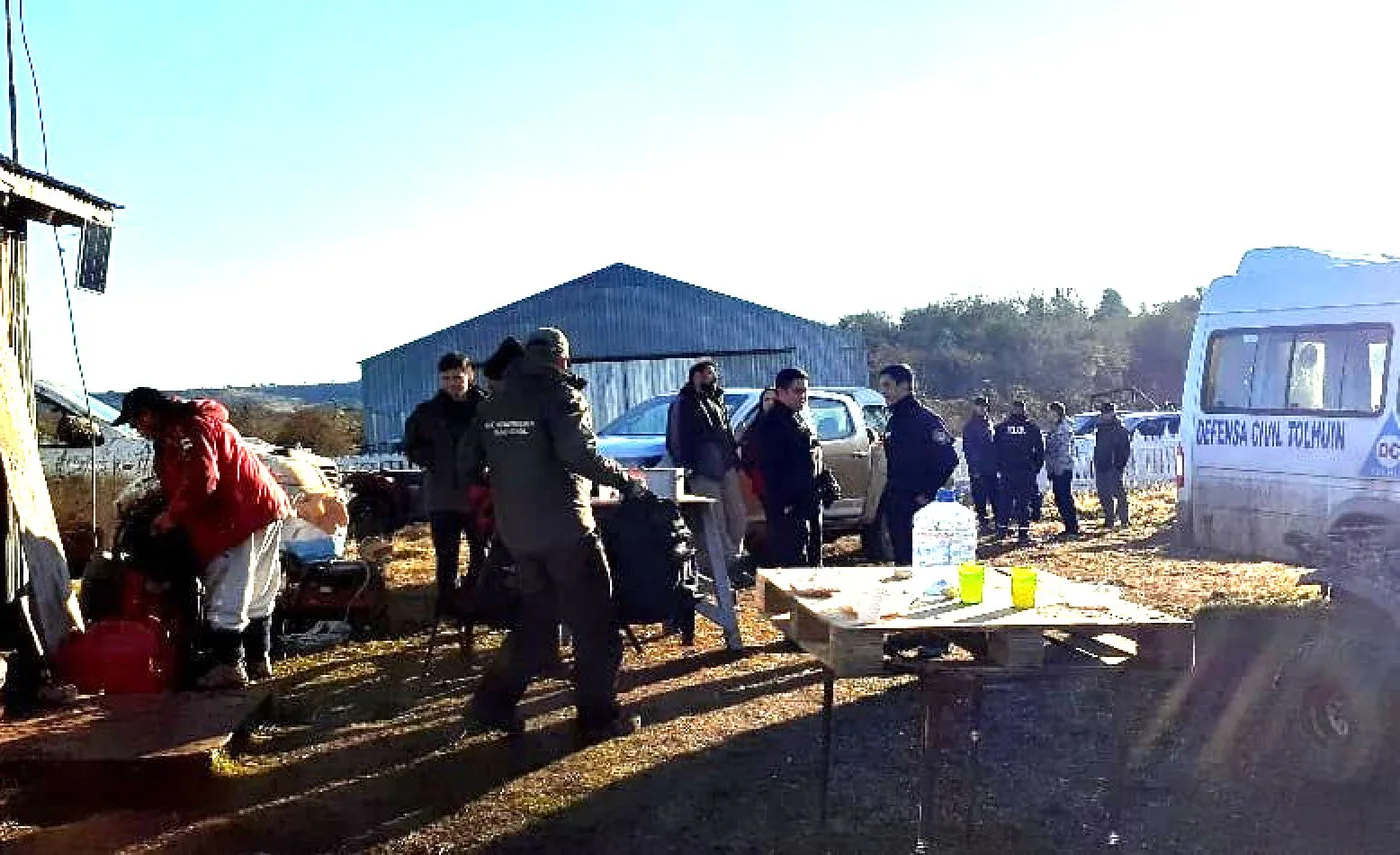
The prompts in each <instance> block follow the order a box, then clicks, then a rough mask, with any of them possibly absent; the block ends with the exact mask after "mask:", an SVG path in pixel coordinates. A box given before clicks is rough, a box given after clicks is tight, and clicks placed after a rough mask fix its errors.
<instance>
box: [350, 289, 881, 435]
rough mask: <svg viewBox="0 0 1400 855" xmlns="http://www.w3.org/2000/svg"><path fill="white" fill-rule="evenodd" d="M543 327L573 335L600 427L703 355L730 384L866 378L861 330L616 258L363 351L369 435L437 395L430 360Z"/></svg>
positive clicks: (674, 384) (675, 384)
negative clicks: (788, 376)
mask: <svg viewBox="0 0 1400 855" xmlns="http://www.w3.org/2000/svg"><path fill="white" fill-rule="evenodd" d="M540 326H557V327H559V328H560V329H562V330H564V332H565V333H567V334H568V336H569V340H570V343H571V345H572V348H573V359H574V370H575V371H576V372H577V373H578V374H579V375H580V376H582V377H584V378H586V379H588V381H589V389H588V394H589V398H590V402H591V403H592V405H593V409H594V415H595V418H596V420H597V422H598V424H599V426H602V425H604V424H606V423H607V422H608V421H610V420H611V419H612V418H614V417H616V416H617V415H618V414H619V413H621V412H622V411H623V410H625V409H626V408H627V407H629V406H631V405H633V404H635V403H637V402H638V401H641V400H643V399H645V398H648V397H651V396H652V395H656V394H660V393H662V392H668V391H674V390H675V389H677V388H679V387H680V385H681V384H682V383H683V382H684V381H685V376H686V374H685V373H686V369H688V368H689V367H690V365H691V363H692V362H694V361H695V360H696V359H698V358H700V357H705V356H709V357H713V358H714V359H715V360H716V361H717V362H719V363H720V368H721V371H722V372H723V376H724V382H725V383H726V385H729V386H736V387H737V386H764V385H767V384H769V383H771V382H772V379H773V375H774V374H776V373H777V371H778V370H779V369H781V368H784V367H787V366H789V365H798V366H801V367H802V368H804V369H806V370H807V372H808V373H809V374H811V375H812V377H813V379H814V380H815V381H816V382H818V383H820V384H822V385H848V386H864V385H865V384H866V383H867V382H868V379H869V378H868V368H867V365H866V358H865V344H864V341H863V340H862V338H861V337H860V335H859V334H857V333H853V332H849V331H847V330H841V329H837V328H836V327H832V326H828V325H826V324H820V323H817V322H815V321H809V320H807V319H805V318H800V317H797V316H796V315H790V314H787V313H785V312H779V311H777V310H775V309H770V308H767V307H766V306H760V305H758V304H756V303H751V302H749V301H747V300H740V299H738V298H736V297H730V296H728V295H726V294H720V293H718V292H715V291H710V290H708V289H706V288H701V287H699V286H696V285H691V284H688V283H686V282H681V281H679V280H677V279H671V278H670V277H667V276H661V275H659V274H656V273H651V272H648V271H646V270H641V269H639V268H636V267H632V266H630V265H626V264H614V265H612V266H610V267H605V268H603V269H602V270H598V271H595V272H593V273H590V274H588V275H587V276H582V277H580V278H578V279H575V280H573V281H571V282H566V283H564V284H563V285H559V286H556V287H554V288H550V289H549V290H546V291H541V292H540V293H538V294H534V295H532V296H530V297H526V298H525V299H523V300H519V301H517V302H515V303H511V304H510V305H508V306H503V307H501V308H499V309H496V310H495V311H492V312H488V313H486V314H484V315H481V316H479V317H476V318H473V319H471V320H468V321H464V322H462V323H460V324H457V325H455V326H452V327H449V328H447V329H444V330H440V331H438V332H435V333H433V334H432V335H428V336H425V337H423V338H421V339H418V340H417V341H413V342H410V343H408V344H404V345H401V346H399V347H396V348H394V349H393V350H390V351H387V352H385V353H381V354H379V355H377V356H372V357H370V358H369V359H366V360H364V361H363V362H361V363H360V385H361V391H362V393H363V396H364V402H365V441H366V443H367V444H368V445H370V446H371V447H375V446H381V445H384V444H389V443H393V442H395V441H397V440H399V439H400V438H401V436H402V433H403V421H404V419H405V418H407V417H408V413H409V412H411V411H412V409H413V407H414V406H415V405H417V404H418V402H420V401H422V400H424V399H426V398H428V397H430V396H431V395H432V394H434V392H435V390H436V385H437V380H436V376H435V373H434V370H433V369H434V366H435V365H436V363H437V359H438V357H439V356H441V355H442V354H443V353H444V352H446V351H448V350H461V351H464V352H466V353H467V354H469V355H470V356H471V357H472V358H474V359H477V360H481V359H484V358H485V357H486V356H488V355H490V353H491V352H492V351H494V350H495V349H496V346H497V345H498V344H500V342H501V340H502V339H503V338H505V337H506V336H508V335H514V336H516V337H518V338H521V339H522V340H523V339H524V337H525V336H526V335H528V334H529V332H530V331H531V330H533V329H535V328H536V327H540Z"/></svg>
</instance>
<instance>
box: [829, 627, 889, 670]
mask: <svg viewBox="0 0 1400 855" xmlns="http://www.w3.org/2000/svg"><path fill="white" fill-rule="evenodd" d="M826 663H827V667H829V668H830V669H831V670H832V671H834V672H835V673H836V676H838V677H861V676H869V675H872V674H883V673H884V672H885V635H884V634H883V633H874V632H860V631H851V630H848V629H841V628H833V629H832V630H831V647H830V648H829V650H828V655H827V659H826Z"/></svg>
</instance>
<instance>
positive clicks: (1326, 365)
mask: <svg viewBox="0 0 1400 855" xmlns="http://www.w3.org/2000/svg"><path fill="white" fill-rule="evenodd" d="M1391 337H1392V330H1391V328H1390V326H1389V325H1386V324H1368V325H1355V326H1329V327H1298V328H1295V327H1287V328H1276V329H1258V330H1222V331H1220V332H1217V333H1214V334H1212V335H1211V338H1210V344H1209V347H1208V350H1207V355H1206V371H1205V378H1204V382H1203V384H1202V387H1201V407H1202V409H1204V410H1205V411H1206V412H1232V411H1233V412H1261V413H1288V412H1300V411H1301V412H1315V413H1339V414H1340V413H1344V414H1350V415H1358V416H1369V415H1375V414H1377V413H1380V412H1381V411H1382V410H1383V409H1384V408H1385V390H1386V380H1387V371H1388V367H1389V361H1390V342H1391Z"/></svg>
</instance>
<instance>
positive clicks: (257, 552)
mask: <svg viewBox="0 0 1400 855" xmlns="http://www.w3.org/2000/svg"><path fill="white" fill-rule="evenodd" d="M127 423H129V424H131V425H132V427H134V428H136V430H137V431H139V432H140V433H141V435H142V436H144V437H146V438H147V439H149V440H151V442H152V444H153V445H154V446H155V472H156V478H157V479H158V480H159V481H160V486H161V490H162V491H163V492H164V494H165V501H166V509H165V511H164V512H163V513H162V514H161V515H160V516H159V517H157V518H156V520H155V522H154V523H153V524H152V527H153V528H154V529H155V530H156V531H158V532H160V531H168V530H170V529H173V528H176V527H179V528H182V529H184V531H185V532H186V533H187V534H188V535H189V538H190V543H191V544H192V545H193V547H194V550H195V553H196V554H197V555H198V556H199V559H200V561H201V562H202V563H203V564H204V571H203V572H202V574H201V580H202V581H203V583H204V598H205V606H204V621H205V624H206V633H207V639H208V641H207V644H208V647H209V650H210V652H211V654H212V656H213V665H212V667H211V668H210V669H209V670H208V671H207V672H206V673H205V674H204V676H202V677H201V678H200V680H199V686H200V687H201V688H206V689H222V688H231V687H239V686H244V685H246V684H247V683H248V680H249V677H250V676H251V677H252V678H253V679H266V678H268V677H270V676H271V675H272V663H271V661H270V660H269V658H268V648H269V646H270V642H271V625H270V621H269V618H270V617H271V615H272V607H273V604H274V603H275V601H276V599H277V594H278V591H279V589H280V587H281V581H282V573H281V566H280V563H279V550H280V549H281V543H282V523H283V520H285V519H286V518H287V517H290V516H291V515H292V509H291V504H290V502H288V500H287V494H286V493H285V492H283V490H282V487H281V485H279V484H278V483H277V481H276V480H275V479H274V478H273V477H272V473H271V472H269V471H268V469H267V467H266V466H265V465H264V464H263V462H262V461H261V460H259V459H258V458H257V456H256V455H255V454H253V452H251V451H249V450H248V447H247V446H246V445H244V444H243V438H242V437H241V436H240V435H239V433H238V430H237V429H236V428H234V427H233V425H231V424H229V422H228V410H226V409H224V406H223V405H222V404H220V403H218V402H217V401H210V400H195V401H184V400H181V399H179V398H176V397H174V396H172V395H166V394H165V393H163V392H160V391H157V390H155V389H151V388H149V387H145V386H142V387H139V388H136V389H132V390H131V391H130V392H128V393H127V394H126V396H125V397H123V398H122V411H121V416H120V417H119V418H118V419H117V421H116V422H115V424H127ZM245 649H246V652H247V655H248V665H247V667H246V668H245V666H244V661H243V660H244V652H245Z"/></svg>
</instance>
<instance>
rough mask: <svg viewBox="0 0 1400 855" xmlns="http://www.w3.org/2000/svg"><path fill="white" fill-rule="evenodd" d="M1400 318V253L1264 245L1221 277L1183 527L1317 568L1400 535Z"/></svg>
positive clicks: (1198, 364) (1192, 421) (1198, 374)
mask: <svg viewBox="0 0 1400 855" xmlns="http://www.w3.org/2000/svg"><path fill="white" fill-rule="evenodd" d="M1397 327H1400V260H1394V259H1388V258H1387V259H1382V260H1379V261H1372V260H1353V259H1342V258H1334V257H1331V256H1328V255H1324V254H1322V253H1318V252H1313V251H1310V250H1305V249H1296V248H1280V249H1258V250H1252V251H1250V252H1248V253H1246V254H1245V256H1244V258H1243V259H1242V260H1241V261H1240V266H1239V271H1238V272H1237V273H1236V274H1235V275H1233V276H1225V277H1222V278H1220V279H1217V280H1215V281H1214V282H1212V283H1211V285H1210V287H1209V288H1208V289H1207V290H1206V292H1205V294H1204V296H1203V298H1202V300H1201V311H1200V317H1199V319H1198V320H1197V322H1196V331H1195V335H1194V336H1193V338H1192V342H1191V353H1190V358H1189V361H1188V363H1187V369H1186V387H1185V391H1184V393H1183V396H1182V407H1181V409H1182V422H1181V439H1182V442H1181V450H1180V451H1179V452H1178V459H1177V465H1178V468H1177V486H1178V490H1179V493H1178V499H1179V505H1178V526H1179V534H1180V535H1181V536H1182V537H1183V538H1184V539H1185V540H1186V541H1187V542H1193V543H1196V544H1199V545H1202V546H1208V547H1212V548H1216V549H1220V550H1223V551H1226V552H1231V553H1236V554H1241V555H1252V556H1259V557H1264V558H1272V559H1276V560H1285V561H1301V562H1304V563H1315V562H1317V561H1318V560H1319V559H1320V558H1321V556H1322V555H1323V554H1324V552H1326V554H1331V555H1333V556H1336V554H1337V553H1336V550H1337V549H1338V548H1339V547H1341V548H1345V549H1352V548H1356V549H1361V550H1366V551H1372V550H1374V551H1376V552H1379V551H1380V550H1378V549H1376V547H1379V546H1383V545H1384V546H1391V545H1394V544H1396V543H1397V542H1400V420H1397V418H1396V399H1397V397H1400V395H1397V391H1396V372H1395V371H1394V369H1393V368H1392V365H1391V363H1392V359H1391V353H1392V348H1393V343H1394V340H1395V330H1396V328H1397Z"/></svg>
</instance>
